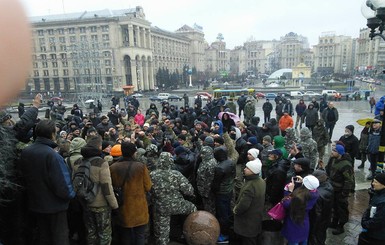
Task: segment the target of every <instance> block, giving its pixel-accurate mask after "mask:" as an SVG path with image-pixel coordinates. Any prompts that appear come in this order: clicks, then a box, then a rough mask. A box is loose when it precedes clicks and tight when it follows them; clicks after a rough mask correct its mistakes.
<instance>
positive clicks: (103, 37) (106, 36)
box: [102, 34, 110, 41]
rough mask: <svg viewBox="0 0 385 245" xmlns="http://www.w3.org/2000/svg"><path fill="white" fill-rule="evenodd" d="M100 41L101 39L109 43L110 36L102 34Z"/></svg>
mask: <svg viewBox="0 0 385 245" xmlns="http://www.w3.org/2000/svg"><path fill="white" fill-rule="evenodd" d="M102 39H103V41H109V40H110V36H109V35H108V34H103V35H102Z"/></svg>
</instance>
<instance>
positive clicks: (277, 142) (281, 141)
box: [273, 135, 288, 159]
mask: <svg viewBox="0 0 385 245" xmlns="http://www.w3.org/2000/svg"><path fill="white" fill-rule="evenodd" d="M273 141H274V148H275V149H280V150H281V152H282V158H283V159H287V156H288V153H287V151H286V149H285V138H284V137H282V136H281V135H277V136H274V138H273Z"/></svg>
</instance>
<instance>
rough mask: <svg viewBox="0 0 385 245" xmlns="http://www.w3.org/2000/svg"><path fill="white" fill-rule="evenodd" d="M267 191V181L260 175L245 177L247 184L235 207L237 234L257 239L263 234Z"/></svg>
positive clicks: (235, 229) (235, 228)
mask: <svg viewBox="0 0 385 245" xmlns="http://www.w3.org/2000/svg"><path fill="white" fill-rule="evenodd" d="M265 190H266V184H265V181H264V180H263V179H262V178H261V177H260V176H259V175H251V176H245V184H244V185H243V187H242V189H241V191H240V194H239V196H238V199H237V201H236V203H235V207H234V231H235V233H237V234H239V235H241V236H245V237H255V236H257V235H258V234H260V233H261V232H262V216H263V213H264V211H263V207H264V203H265Z"/></svg>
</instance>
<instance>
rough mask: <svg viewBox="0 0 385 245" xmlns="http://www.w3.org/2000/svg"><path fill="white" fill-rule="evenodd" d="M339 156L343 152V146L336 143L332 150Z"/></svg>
mask: <svg viewBox="0 0 385 245" xmlns="http://www.w3.org/2000/svg"><path fill="white" fill-rule="evenodd" d="M334 151H336V152H337V153H338V154H340V155H341V156H342V155H344V154H345V148H344V147H343V146H342V145H336V149H335V150H334Z"/></svg>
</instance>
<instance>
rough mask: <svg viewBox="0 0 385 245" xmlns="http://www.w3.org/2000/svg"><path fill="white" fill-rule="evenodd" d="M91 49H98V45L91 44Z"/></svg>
mask: <svg viewBox="0 0 385 245" xmlns="http://www.w3.org/2000/svg"><path fill="white" fill-rule="evenodd" d="M91 47H92V48H93V49H99V44H98V43H92V44H91Z"/></svg>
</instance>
